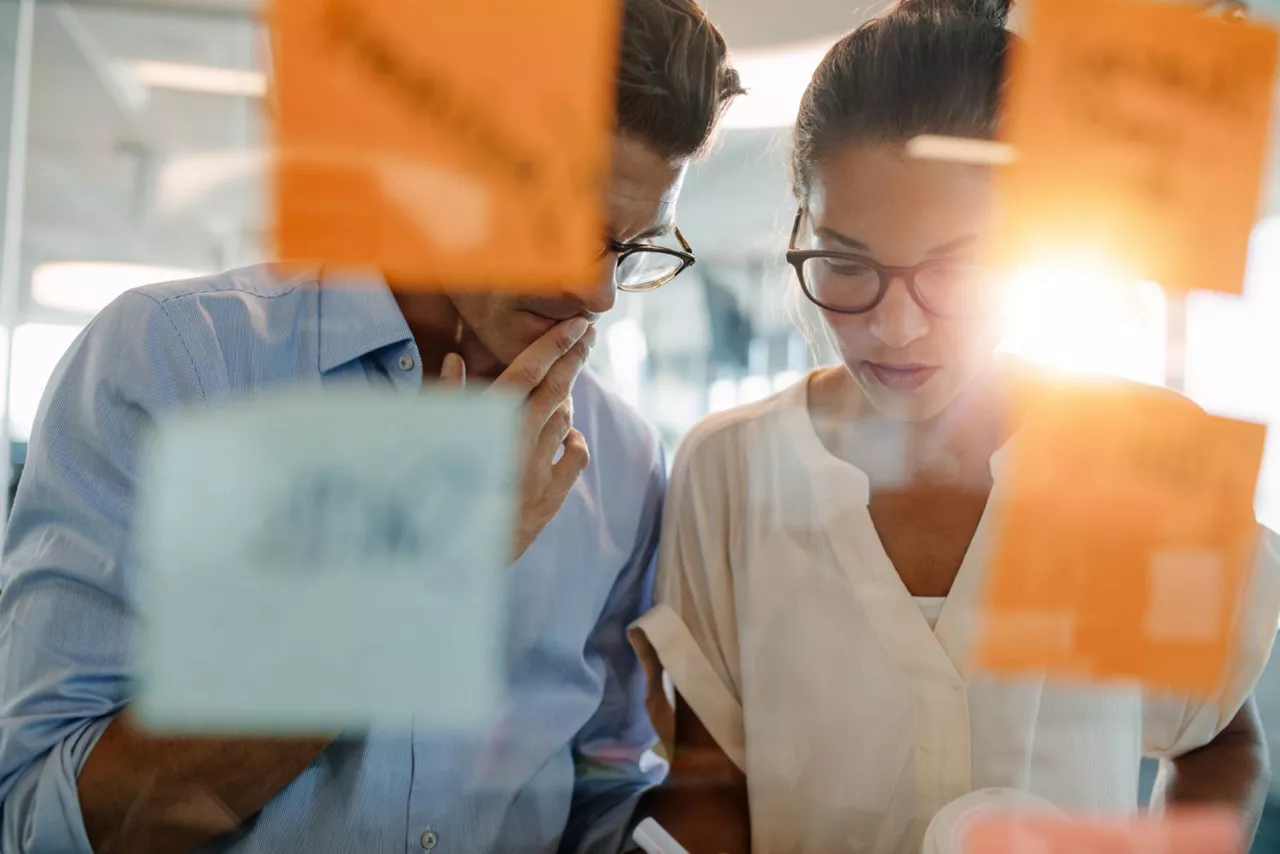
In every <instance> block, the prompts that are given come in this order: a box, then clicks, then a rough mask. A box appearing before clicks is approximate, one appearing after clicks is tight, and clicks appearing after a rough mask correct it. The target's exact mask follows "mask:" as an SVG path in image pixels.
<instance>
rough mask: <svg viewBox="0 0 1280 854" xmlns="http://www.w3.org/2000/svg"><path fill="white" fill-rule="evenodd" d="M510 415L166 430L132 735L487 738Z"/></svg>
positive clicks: (513, 408)
mask: <svg viewBox="0 0 1280 854" xmlns="http://www.w3.org/2000/svg"><path fill="white" fill-rule="evenodd" d="M518 414H519V402H518V401H516V400H513V399H511V398H509V397H504V396H499V395H492V394H486V395H479V394H475V393H470V392H463V391H451V390H440V391H432V390H424V391H423V392H422V393H421V394H419V395H393V394H379V393H376V392H374V391H371V390H370V391H363V390H361V391H357V390H354V389H348V390H346V391H343V392H341V393H337V392H328V393H326V392H321V391H306V392H297V391H293V392H288V393H285V394H281V395H275V396H271V397H268V398H262V399H257V400H253V401H247V402H242V403H237V404H234V405H231V406H229V407H225V408H220V409H216V410H212V411H206V412H200V413H189V414H184V415H181V416H178V417H176V418H174V419H172V420H170V421H167V422H164V423H162V424H161V426H160V428H159V430H158V432H157V435H156V437H155V441H154V443H153V445H152V448H151V454H150V456H149V458H148V465H147V469H146V472H147V474H146V477H145V479H144V483H143V487H142V494H141V497H140V514H139V521H138V528H137V540H136V548H137V552H138V557H139V575H138V603H139V608H140V610H141V614H140V617H141V621H140V622H141V626H142V627H141V631H140V634H139V637H138V646H137V654H138V662H139V668H140V672H139V675H140V680H141V682H140V686H139V688H140V693H139V699H138V703H137V712H138V714H139V715H140V717H141V718H142V719H143V721H144V722H146V723H148V724H150V725H152V726H155V727H161V728H168V729H178V730H219V731H236V730H247V731H263V732H287V731H314V730H329V729H341V728H344V727H352V726H361V725H367V724H371V723H373V722H375V721H396V722H403V723H407V722H408V721H409V719H410V717H412V718H414V719H415V721H416V722H417V723H418V724H427V725H431V726H436V727H439V728H444V729H454V730H462V729H467V728H475V727H482V726H485V725H486V723H487V722H488V721H489V720H490V719H491V717H492V715H494V714H495V713H496V709H497V707H498V705H499V703H500V702H501V700H502V696H503V691H504V681H505V680H504V674H503V666H502V662H503V643H504V640H503V639H504V634H505V627H504V625H503V619H504V616H505V604H504V601H503V575H504V572H505V568H506V565H507V563H508V561H509V560H510V549H511V543H512V536H513V533H512V532H513V530H514V519H515V512H516V495H515V484H516V483H517V476H516V425H517V418H518Z"/></svg>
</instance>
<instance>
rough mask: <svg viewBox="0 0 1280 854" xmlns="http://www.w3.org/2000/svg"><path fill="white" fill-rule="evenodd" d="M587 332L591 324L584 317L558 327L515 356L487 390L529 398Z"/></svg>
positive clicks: (554, 327) (575, 318)
mask: <svg viewBox="0 0 1280 854" xmlns="http://www.w3.org/2000/svg"><path fill="white" fill-rule="evenodd" d="M590 328H591V324H589V323H587V319H586V318H585V317H574V318H571V319H569V320H566V321H564V322H562V323H557V324H556V325H555V326H553V327H551V329H549V330H547V332H546V334H545V335H543V336H542V337H541V338H539V339H538V340H537V341H534V342H533V343H532V344H530V345H529V346H528V347H526V348H525V350H524V352H522V353H521V354H520V355H519V356H516V358H515V360H514V361H512V362H511V364H510V365H508V366H507V369H506V370H505V371H503V372H502V373H501V374H500V375H499V376H498V378H497V379H496V380H494V381H493V385H492V386H490V387H491V388H493V389H500V390H502V391H507V392H512V393H515V394H518V395H519V396H520V397H528V396H529V394H530V393H531V392H532V391H533V390H534V389H535V388H537V387H538V384H539V383H541V382H542V381H543V379H545V378H546V376H547V372H548V371H550V370H551V368H552V367H553V366H554V365H555V364H556V363H557V362H558V361H559V360H560V358H561V357H562V356H564V355H565V354H566V353H568V352H569V351H570V350H572V349H573V348H574V346H575V345H576V344H577V343H578V342H579V341H581V340H582V336H584V335H586V334H587V330H588V329H590Z"/></svg>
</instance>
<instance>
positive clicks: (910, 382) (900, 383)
mask: <svg viewBox="0 0 1280 854" xmlns="http://www.w3.org/2000/svg"><path fill="white" fill-rule="evenodd" d="M864 364H865V365H866V366H867V372H868V373H870V374H871V376H872V377H874V378H875V380H876V382H878V383H880V385H882V386H884V387H885V388H888V389H893V390H894V391H915V390H916V389H918V388H920V386H922V385H924V384H925V383H927V382H928V381H929V380H930V378H932V377H933V375H934V374H936V373H937V372H938V369H937V368H936V367H934V366H931V365H915V364H911V365H885V364H881V363H879V362H865V363H864Z"/></svg>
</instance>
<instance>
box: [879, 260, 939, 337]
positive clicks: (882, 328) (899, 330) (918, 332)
mask: <svg viewBox="0 0 1280 854" xmlns="http://www.w3.org/2000/svg"><path fill="white" fill-rule="evenodd" d="M870 329H871V334H872V335H874V336H875V337H876V338H877V339H879V340H880V341H881V342H882V343H883V344H884V345H885V346H886V347H892V348H894V349H901V348H903V347H906V346H907V345H909V344H911V343H912V342H913V341H917V340H919V339H920V338H923V337H924V336H925V335H926V334H927V333H928V332H929V316H928V315H927V314H925V312H924V309H922V308H921V307H920V306H919V305H917V304H916V301H915V300H914V299H912V298H911V294H910V293H909V292H908V290H907V283H906V282H905V281H903V280H902V279H901V278H899V277H894V278H893V279H892V280H891V281H890V282H889V290H888V291H887V292H886V293H885V295H884V299H883V300H881V301H880V304H879V305H878V306H876V307H875V308H874V309H873V310H872V311H871V325H870Z"/></svg>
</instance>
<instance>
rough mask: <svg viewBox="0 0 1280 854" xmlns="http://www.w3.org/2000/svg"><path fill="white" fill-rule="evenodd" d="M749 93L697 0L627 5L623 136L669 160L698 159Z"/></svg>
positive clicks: (621, 83) (631, 0) (639, 0)
mask: <svg viewBox="0 0 1280 854" xmlns="http://www.w3.org/2000/svg"><path fill="white" fill-rule="evenodd" d="M742 93H743V89H742V84H741V82H740V81H739V79H738V73H737V72H736V71H734V70H733V68H731V67H730V66H729V51H728V48H727V47H726V46H725V41H724V37H723V36H721V35H720V31H719V30H717V29H716V28H715V26H714V25H713V24H712V23H711V21H710V20H709V19H708V18H707V15H706V13H705V12H703V11H702V8H701V7H700V6H698V4H697V3H695V2H694V0H624V2H623V12H622V48H621V61H620V64H619V68H618V129H619V130H620V131H622V132H623V133H626V134H629V135H630V136H633V137H635V138H636V139H638V140H640V141H641V142H644V143H647V144H648V145H650V146H652V147H653V149H654V150H655V151H657V152H658V153H659V154H661V155H662V156H664V157H668V158H673V159H675V158H682V159H683V158H688V157H693V156H696V155H698V154H700V153H702V151H703V150H704V149H705V148H706V145H707V143H708V141H709V140H710V139H711V134H712V131H714V130H715V125H716V122H717V121H718V120H719V119H720V116H721V115H723V114H724V111H725V109H726V108H727V107H728V106H729V102H730V101H731V100H733V98H734V97H735V96H736V95H740V94H742Z"/></svg>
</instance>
